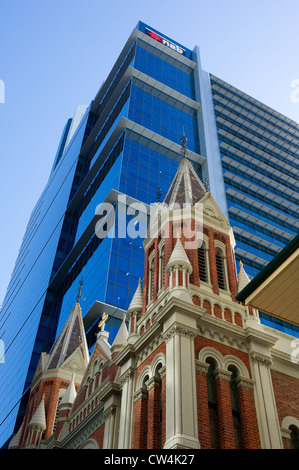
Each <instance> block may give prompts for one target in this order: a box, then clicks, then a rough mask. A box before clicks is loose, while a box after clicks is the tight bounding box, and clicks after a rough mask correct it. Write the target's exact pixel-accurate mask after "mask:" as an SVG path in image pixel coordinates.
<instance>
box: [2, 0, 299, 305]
mask: <svg viewBox="0 0 299 470" xmlns="http://www.w3.org/2000/svg"><path fill="white" fill-rule="evenodd" d="M298 18H299V1H298V0H250V1H247V0H213V1H208V0H184V1H183V0H181V1H179V0H172V1H169V0H164V1H162V0H148V1H144V0H138V1H137V0H110V1H108V0H105V1H103V0H84V1H83V0H26V1H24V0H6V1H5V0H2V1H0V23H1V26H0V80H3V81H4V84H5V103H0V178H1V180H0V224H1V225H0V227H1V230H0V303H1V302H2V300H3V298H4V295H5V292H6V288H7V286H8V283H9V279H10V275H11V273H12V270H13V267H14V263H15V261H16V258H17V255H18V250H19V247H20V245H21V241H22V237H23V235H24V233H25V229H26V225H27V222H28V220H29V216H30V213H31V211H32V209H33V207H34V205H35V203H36V202H37V199H38V197H39V196H40V194H41V192H42V190H43V188H44V186H45V184H46V182H47V179H48V176H49V172H50V169H51V166H52V162H53V158H54V156H55V153H56V150H57V145H58V142H59V139H60V135H61V131H62V129H63V127H64V125H65V122H66V120H67V119H68V118H69V117H71V116H72V115H73V113H74V111H75V109H76V107H77V105H78V104H89V103H90V101H91V100H92V99H93V97H94V96H95V94H96V92H97V91H98V89H99V87H100V85H101V83H102V82H103V80H105V78H106V77H107V75H108V73H109V71H110V69H111V67H112V66H113V64H114V62H115V60H116V59H117V57H118V54H119V53H120V51H121V49H122V47H123V45H124V43H125V41H126V40H127V38H128V36H129V35H130V33H131V31H132V29H133V28H134V27H135V25H136V24H137V22H138V20H141V21H144V22H145V23H147V24H149V25H150V26H152V27H154V28H156V29H158V30H159V31H161V32H162V33H164V34H165V35H167V36H170V37H171V38H173V39H174V40H176V41H178V42H180V43H182V44H183V45H185V46H187V47H189V48H190V49H193V47H194V46H195V45H198V46H199V47H200V51H201V61H202V66H203V68H204V69H205V70H206V71H208V72H212V73H214V74H215V75H217V76H219V77H220V78H222V79H223V80H226V81H227V82H229V83H231V84H232V85H234V86H236V87H238V88H240V89H241V90H242V91H244V92H246V93H248V94H249V95H251V96H253V97H254V98H256V99H259V100H261V101H262V102H264V103H266V104H267V105H269V106H270V107H273V108H274V109H276V110H277V111H279V112H281V113H283V114H285V115H287V116H288V117H290V118H291V119H294V120H295V121H297V122H298V120H299V103H296V102H292V100H291V93H292V91H294V89H293V88H291V83H292V82H293V81H294V80H296V79H297V80H298V82H299V67H298V65H299V28H298ZM298 88H299V86H298ZM298 96H299V93H298Z"/></svg>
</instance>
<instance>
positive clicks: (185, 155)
mask: <svg viewBox="0 0 299 470" xmlns="http://www.w3.org/2000/svg"><path fill="white" fill-rule="evenodd" d="M181 144H182V147H181V155H182V157H183V158H188V156H189V155H188V150H187V137H186V136H185V131H184V130H183V135H182V137H181Z"/></svg>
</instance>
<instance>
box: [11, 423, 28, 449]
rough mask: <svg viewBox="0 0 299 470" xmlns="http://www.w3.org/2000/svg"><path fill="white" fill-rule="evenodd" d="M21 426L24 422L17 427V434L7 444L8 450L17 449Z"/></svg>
mask: <svg viewBox="0 0 299 470" xmlns="http://www.w3.org/2000/svg"><path fill="white" fill-rule="evenodd" d="M23 425H24V421H23V422H22V424H21V426H20V427H19V430H18V432H17V434H16V435H15V436H14V437H13V438H12V440H11V442H10V444H9V449H17V448H18V447H19V445H20V441H21V435H22V430H23Z"/></svg>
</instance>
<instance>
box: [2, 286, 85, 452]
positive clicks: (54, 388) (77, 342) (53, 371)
mask: <svg viewBox="0 0 299 470" xmlns="http://www.w3.org/2000/svg"><path fill="white" fill-rule="evenodd" d="M80 296H81V287H80V289H79V292H78V295H77V302H76V303H75V305H74V307H73V308H72V311H71V313H70V315H69V317H68V319H67V321H66V323H65V325H64V326H63V328H62V330H61V332H60V334H59V336H58V338H57V339H56V341H55V343H54V344H53V346H52V349H51V351H50V352H49V354H46V353H42V354H41V357H40V360H39V363H38V366H37V369H36V372H35V375H34V378H33V381H32V384H31V387H30V396H29V401H28V406H27V411H26V415H25V417H24V421H23V423H22V425H21V427H20V430H19V432H18V433H17V434H16V436H15V437H14V439H13V441H12V443H11V445H10V448H25V449H28V448H33V449H38V448H40V447H41V446H42V444H41V440H43V441H46V440H48V439H49V438H51V437H52V439H54V438H57V436H58V435H59V433H60V431H61V429H62V426H63V423H64V421H65V420H66V419H67V416H68V412H69V409H70V406H71V405H72V403H73V401H74V398H75V396H76V389H78V387H79V385H80V383H81V380H82V377H83V374H84V372H85V369H86V367H87V365H88V362H89V352H88V347H87V342H86V336H85V330H84V325H83V320H82V311H81V307H80V303H79V300H80Z"/></svg>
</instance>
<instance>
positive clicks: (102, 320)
mask: <svg viewBox="0 0 299 470" xmlns="http://www.w3.org/2000/svg"><path fill="white" fill-rule="evenodd" d="M107 318H108V314H107V313H105V312H104V313H103V314H102V319H101V321H100V323H99V324H98V327H99V328H100V331H103V329H104V327H105V322H106V320H107Z"/></svg>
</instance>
